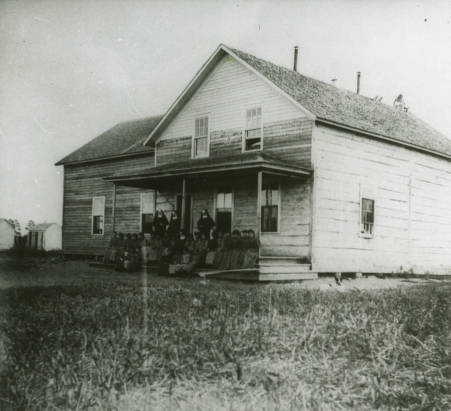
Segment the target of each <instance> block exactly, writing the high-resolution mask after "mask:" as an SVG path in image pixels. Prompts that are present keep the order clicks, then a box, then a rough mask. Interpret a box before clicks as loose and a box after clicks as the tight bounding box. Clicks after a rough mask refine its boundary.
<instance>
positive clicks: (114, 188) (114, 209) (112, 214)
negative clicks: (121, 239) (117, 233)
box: [111, 183, 116, 232]
mask: <svg viewBox="0 0 451 411" xmlns="http://www.w3.org/2000/svg"><path fill="white" fill-rule="evenodd" d="M115 214H116V183H113V208H112V210H111V218H112V220H113V221H112V224H111V225H112V228H111V232H113V231H114V226H115Z"/></svg>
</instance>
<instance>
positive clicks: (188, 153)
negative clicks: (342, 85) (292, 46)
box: [57, 45, 451, 280]
mask: <svg viewBox="0 0 451 411" xmlns="http://www.w3.org/2000/svg"><path fill="white" fill-rule="evenodd" d="M450 160H451V141H450V140H448V139H447V138H446V137H445V136H443V135H442V134H440V133H439V132H437V131H435V130H434V129H432V128H431V127H430V126H428V125H427V124H425V123H424V122H423V121H421V120H419V119H418V118H416V117H415V116H413V115H412V114H410V113H408V112H406V111H405V110H404V109H403V107H402V106H401V107H399V106H398V107H392V106H388V105H385V104H383V103H381V102H380V101H377V100H374V99H370V98H367V97H364V96H362V95H360V94H356V93H353V92H349V91H345V90H342V89H339V88H336V87H335V86H333V85H330V84H326V83H324V82H321V81H318V80H315V79H312V78H309V77H306V76H304V75H301V74H300V73H298V72H296V71H295V70H289V69H287V68H283V67H280V66H277V65H275V64H272V63H270V62H267V61H264V60H262V59H259V58H256V57H254V56H251V55H249V54H247V53H244V52H242V51H239V50H236V49H232V48H229V47H227V46H224V45H220V46H219V47H218V48H217V49H216V51H215V52H214V53H213V54H212V55H211V57H210V58H209V59H208V61H207V62H205V64H204V65H203V66H202V67H201V69H200V70H199V72H198V73H197V75H196V76H195V77H194V78H193V79H192V81H191V82H190V83H189V84H188V85H187V87H186V88H185V90H184V91H183V93H182V94H181V95H180V96H179V97H178V98H177V99H176V100H175V101H174V103H173V104H172V105H171V107H170V108H169V109H168V111H167V112H166V113H165V115H164V116H159V117H150V118H147V119H143V120H138V121H132V122H127V123H121V124H119V125H117V126H115V127H113V128H112V129H110V130H108V131H106V132H105V133H103V134H102V135H100V136H99V137H97V138H95V139H94V140H93V141H91V142H89V143H88V144H86V145H85V146H83V147H82V148H80V149H79V150H77V151H75V152H74V153H72V154H70V155H69V156H67V157H65V158H64V159H62V160H61V161H59V162H58V163H57V165H64V171H65V179H64V210H63V249H64V251H65V252H66V253H68V254H74V253H84V254H87V253H101V252H103V250H104V248H105V246H106V244H107V242H108V240H109V238H110V234H111V232H112V231H113V230H116V231H122V232H138V231H141V230H144V231H145V229H146V218H147V216H148V214H153V213H154V212H155V210H156V209H162V210H164V211H166V212H169V211H170V210H173V209H176V210H177V211H178V212H179V214H180V215H181V218H182V220H183V224H184V227H185V228H186V229H187V230H192V229H193V228H194V227H195V225H196V221H197V219H198V217H199V213H200V210H201V209H203V208H206V209H207V210H209V212H210V214H211V215H212V216H213V217H214V218H215V220H216V223H217V225H218V229H219V230H222V231H229V230H231V229H235V228H237V229H239V230H243V229H253V230H254V231H255V232H256V233H258V236H259V240H260V266H259V272H260V274H259V278H260V279H261V280H273V279H299V278H312V277H314V276H315V275H316V273H321V272H337V271H338V272H362V273H374V272H379V273H400V272H406V271H410V272H413V273H427V272H430V273H436V274H445V273H446V274H449V273H451V253H450V252H449V251H450V247H451V229H450V228H451V211H450V209H449V205H448V203H449V200H451V161H450Z"/></svg>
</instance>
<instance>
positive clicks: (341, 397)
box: [0, 280, 451, 410]
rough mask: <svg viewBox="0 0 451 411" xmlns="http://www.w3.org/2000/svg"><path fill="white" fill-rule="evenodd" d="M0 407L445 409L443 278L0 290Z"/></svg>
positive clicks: (446, 302)
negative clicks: (340, 287) (354, 287)
mask: <svg viewBox="0 0 451 411" xmlns="http://www.w3.org/2000/svg"><path fill="white" fill-rule="evenodd" d="M0 309H1V316H0V318H1V328H0V332H1V342H2V344H1V346H0V364H1V365H0V378H1V380H0V390H1V391H0V409H2V410H8V409H11V410H20V409H50V410H53V409H54V410H64V409H105V410H111V409H124V410H163V409H174V410H175V409H183V410H193V409H194V410H273V409H280V410H282V409H283V410H288V409H305V410H311V409H317V410H338V409H345V410H350V409H355V410H367V409H415V410H416V409H424V410H432V409H437V410H449V409H451V286H450V285H449V283H439V284H438V285H423V286H413V287H404V288H401V289H392V290H380V291H349V292H345V293H339V292H334V291H332V292H322V291H319V290H308V289H302V288H300V287H297V286H296V285H295V284H290V285H269V286H262V285H244V284H243V285H242V286H237V285H236V284H233V285H229V284H228V283H224V282H219V283H216V282H204V281H198V280H196V281H194V280H161V281H155V282H152V283H150V284H149V286H148V287H145V288H143V287H140V286H139V285H137V284H129V283H124V282H122V283H121V282H120V281H118V282H117V283H114V282H109V283H106V282H103V283H97V284H96V283H92V284H89V285H64V286H54V287H27V288H10V289H6V290H2V291H0Z"/></svg>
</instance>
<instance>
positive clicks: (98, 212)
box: [92, 197, 105, 235]
mask: <svg viewBox="0 0 451 411" xmlns="http://www.w3.org/2000/svg"><path fill="white" fill-rule="evenodd" d="M104 219H105V197H93V198H92V234H98V235H103V233H104Z"/></svg>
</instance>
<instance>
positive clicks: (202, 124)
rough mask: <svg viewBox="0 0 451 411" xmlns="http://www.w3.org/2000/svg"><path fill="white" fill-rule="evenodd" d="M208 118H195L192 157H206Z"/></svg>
mask: <svg viewBox="0 0 451 411" xmlns="http://www.w3.org/2000/svg"><path fill="white" fill-rule="evenodd" d="M208 145H209V144H208V117H199V118H196V124H195V130H194V141H193V157H208V151H209V150H208Z"/></svg>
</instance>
